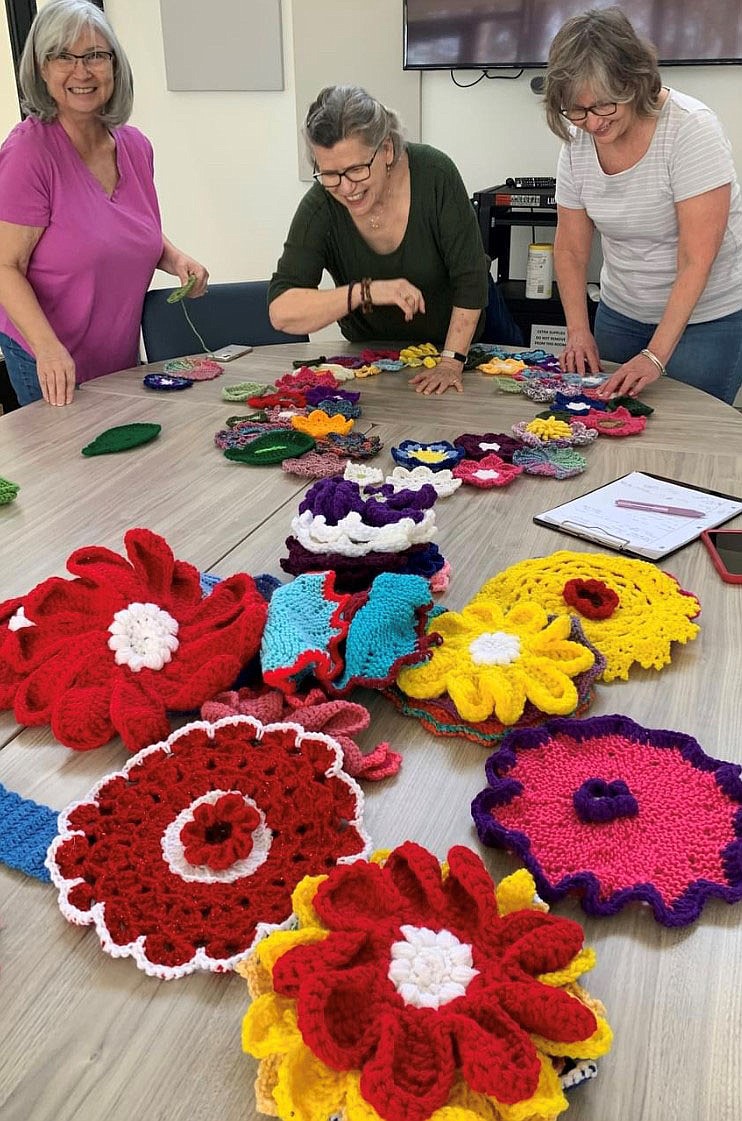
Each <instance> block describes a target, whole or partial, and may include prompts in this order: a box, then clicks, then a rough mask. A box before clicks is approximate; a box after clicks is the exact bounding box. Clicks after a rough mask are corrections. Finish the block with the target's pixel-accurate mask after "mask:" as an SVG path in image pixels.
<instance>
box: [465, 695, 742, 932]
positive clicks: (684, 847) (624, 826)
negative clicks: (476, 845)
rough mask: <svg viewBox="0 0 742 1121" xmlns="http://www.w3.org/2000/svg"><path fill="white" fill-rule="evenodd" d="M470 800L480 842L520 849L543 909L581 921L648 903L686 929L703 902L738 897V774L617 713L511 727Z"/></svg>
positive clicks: (685, 739)
mask: <svg viewBox="0 0 742 1121" xmlns="http://www.w3.org/2000/svg"><path fill="white" fill-rule="evenodd" d="M486 770H487V779H488V782H489V785H488V787H487V788H486V789H485V790H483V791H481V793H480V794H478V795H477V797H476V798H475V799H474V802H473V803H472V814H473V817H474V822H475V824H476V827H477V832H478V834H479V837H480V839H481V840H482V841H483V842H484V843H485V844H488V845H494V846H495V847H497V848H505V849H509V850H510V851H512V852H515V853H517V855H518V856H519V857H520V859H521V860H522V861H523V863H524V864H525V865H526V867H527V868H528V869H529V871H530V872H531V873H532V874H533V876H534V878H535V880H536V885H537V887H538V891H539V894H540V895H541V897H542V898H543V899H546V900H547V901H548V902H554V901H555V900H557V899H561V898H563V896H565V895H566V894H567V893H568V892H570V891H575V892H578V893H579V894H580V895H581V897H582V898H581V902H582V906H583V908H584V910H585V911H587V912H588V913H589V914H594V915H614V914H616V912H618V911H619V910H621V908H622V907H624V906H625V905H626V904H627V903H628V902H631V901H638V902H643V903H647V904H649V906H650V907H651V908H652V911H653V912H654V916H655V918H656V919H657V921H658V922H661V923H664V924H665V925H666V926H684V925H686V924H688V923H691V922H694V921H695V919H697V918H698V916H699V915H700V913H701V910H702V908H703V906H704V904H705V902H706V900H707V899H709V898H712V897H714V896H716V897H718V898H721V899H724V900H726V901H727V903H735V902H737V901H739V900H742V782H741V781H740V772H741V771H742V768H740V766H739V765H738V764H736V763H726V762H723V761H722V760H719V759H711V758H709V756H708V755H705V754H704V752H703V751H702V749H701V747H700V746H699V744H698V743H697V742H696V740H694V739H692V738H691V737H690V736H687V735H684V734H683V733H682V732H671V731H659V730H656V729H649V728H643V727H641V726H640V725H638V724H635V723H634V722H633V721H632V720H629V719H628V717H625V716H597V717H593V718H592V719H587V720H572V719H567V720H561V719H556V720H547V721H546V722H545V723H544V724H543V725H541V726H540V727H538V728H529V729H522V730H521V729H518V730H516V731H513V732H511V733H510V734H509V735H508V736H506V737H505V739H504V740H503V743H502V746H501V748H500V751H499V752H498V753H497V754H496V755H492V756H490V758H489V759H488V761H487V768H486Z"/></svg>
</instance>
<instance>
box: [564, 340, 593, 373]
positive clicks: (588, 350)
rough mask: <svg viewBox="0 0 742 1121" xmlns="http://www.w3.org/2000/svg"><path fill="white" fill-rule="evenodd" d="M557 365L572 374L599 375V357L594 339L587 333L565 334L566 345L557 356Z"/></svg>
mask: <svg viewBox="0 0 742 1121" xmlns="http://www.w3.org/2000/svg"><path fill="white" fill-rule="evenodd" d="M559 365H560V366H561V368H562V369H563V370H566V371H568V372H569V373H572V374H582V375H584V374H587V373H592V374H597V373H599V371H600V355H599V354H598V348H597V346H596V344H595V339H594V338H593V336H592V335H591V333H590V332H589V331H587V330H581V331H569V332H568V333H567V345H566V346H565V348H564V350H563V351H562V353H561V354H560V355H559Z"/></svg>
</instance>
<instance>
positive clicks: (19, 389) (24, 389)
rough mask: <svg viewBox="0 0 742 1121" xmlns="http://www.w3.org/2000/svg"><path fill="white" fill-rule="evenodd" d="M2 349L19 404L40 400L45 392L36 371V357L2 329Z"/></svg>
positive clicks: (28, 403) (0, 348) (0, 332)
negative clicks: (42, 390)
mask: <svg viewBox="0 0 742 1121" xmlns="http://www.w3.org/2000/svg"><path fill="white" fill-rule="evenodd" d="M0 350H2V352H3V358H4V359H5V365H6V367H7V370H8V377H9V378H10V384H11V385H12V386H13V389H14V390H15V395H16V397H17V398H18V404H19V405H30V404H31V402H32V401H40V400H41V398H42V396H43V394H42V392H41V386H40V385H39V379H38V375H37V373H36V359H35V358H32V357H31V355H30V354H29V353H28V351H26V350H24V349H23V347H22V346H19V345H18V343H17V342H16V341H15V339H11V338H10V336H9V335H4V334H3V332H2V331H0Z"/></svg>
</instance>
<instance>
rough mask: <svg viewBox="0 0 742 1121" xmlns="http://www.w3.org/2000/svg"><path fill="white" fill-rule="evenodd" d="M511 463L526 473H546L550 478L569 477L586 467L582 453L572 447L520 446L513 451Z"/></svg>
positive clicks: (579, 472) (579, 473)
mask: <svg viewBox="0 0 742 1121" xmlns="http://www.w3.org/2000/svg"><path fill="white" fill-rule="evenodd" d="M513 463H514V464H515V465H516V466H517V467H522V468H523V470H524V471H525V472H526V474H527V475H546V476H547V477H548V478H551V479H571V478H572V477H573V476H574V475H581V474H582V472H583V471H584V470H585V468H586V467H587V460H586V459H585V457H584V455H580V453H579V452H576V451H574V449H573V448H552V447H550V446H548V445H547V446H546V447H541V448H522V449H521V450H520V451H516V452H513Z"/></svg>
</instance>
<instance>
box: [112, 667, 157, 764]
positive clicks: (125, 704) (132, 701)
mask: <svg viewBox="0 0 742 1121" xmlns="http://www.w3.org/2000/svg"><path fill="white" fill-rule="evenodd" d="M143 677H144V674H143V673H141V674H138V675H135V674H129V675H127V676H124V675H123V674H121V675H120V676H119V677H118V678H117V680H116V681H115V683H114V685H113V689H112V691H111V721H112V723H113V726H114V728H115V729H116V731H117V732H118V734H119V735H120V736H121V739H122V740H123V741H124V746H125V747H127V748H128V749H129V751H138V750H139V749H140V747H141V746H142V744H154V743H157V742H158V741H159V740H166V739H167V737H168V736H169V735H170V724H169V722H168V718H167V713H166V710H165V705H164V704H163V702H162V699H161V697H160V696H159V694H158V693H156V692H155V690H154V689H152V688H148V687H147V685H146V684H145V681H144V680H143ZM140 679H142V680H140Z"/></svg>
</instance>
